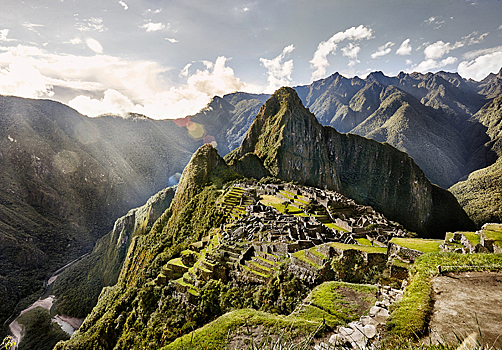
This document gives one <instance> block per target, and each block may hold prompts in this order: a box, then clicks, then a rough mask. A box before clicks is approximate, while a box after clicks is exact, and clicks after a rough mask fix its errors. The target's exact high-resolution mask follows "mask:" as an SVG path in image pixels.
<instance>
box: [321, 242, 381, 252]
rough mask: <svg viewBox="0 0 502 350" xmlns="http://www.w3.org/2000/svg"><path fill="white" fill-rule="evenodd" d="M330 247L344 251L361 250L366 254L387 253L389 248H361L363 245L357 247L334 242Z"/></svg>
mask: <svg viewBox="0 0 502 350" xmlns="http://www.w3.org/2000/svg"><path fill="white" fill-rule="evenodd" d="M328 244H329V245H330V246H332V247H334V248H339V249H343V250H347V249H355V250H361V251H363V252H366V253H387V248H384V247H368V246H364V245H363V246H361V245H355V244H344V243H338V242H332V243H328Z"/></svg>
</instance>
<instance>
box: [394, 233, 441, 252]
mask: <svg viewBox="0 0 502 350" xmlns="http://www.w3.org/2000/svg"><path fill="white" fill-rule="evenodd" d="M390 241H391V242H392V243H395V244H397V245H399V246H401V247H404V248H408V249H414V250H418V251H420V252H423V253H434V252H439V246H440V245H441V244H442V243H443V240H442V239H421V238H398V237H394V238H392V239H391V240H390Z"/></svg>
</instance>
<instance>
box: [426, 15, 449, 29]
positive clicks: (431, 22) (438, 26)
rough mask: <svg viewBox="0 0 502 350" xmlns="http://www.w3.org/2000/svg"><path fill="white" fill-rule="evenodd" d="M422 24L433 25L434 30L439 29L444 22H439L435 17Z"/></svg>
mask: <svg viewBox="0 0 502 350" xmlns="http://www.w3.org/2000/svg"><path fill="white" fill-rule="evenodd" d="M424 23H425V24H428V25H434V26H435V27H434V29H439V28H441V26H442V25H443V24H444V23H445V21H440V20H439V19H437V18H436V17H434V16H431V17H429V18H428V19H426V20H425V21H424Z"/></svg>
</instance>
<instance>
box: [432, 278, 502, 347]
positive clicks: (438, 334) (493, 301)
mask: <svg viewBox="0 0 502 350" xmlns="http://www.w3.org/2000/svg"><path fill="white" fill-rule="evenodd" d="M432 286H433V289H434V296H433V299H434V309H433V314H432V317H431V320H430V323H429V328H430V335H429V336H427V337H425V338H424V342H427V343H428V342H429V341H432V343H437V342H444V340H446V341H447V342H448V343H450V344H458V341H457V339H456V337H455V334H456V335H458V336H460V337H461V338H462V339H464V338H466V337H467V336H468V335H469V334H471V333H473V332H476V333H478V338H479V331H481V334H482V341H483V342H484V343H485V344H488V345H490V346H495V347H496V348H500V347H501V346H502V327H501V324H502V272H489V271H485V272H463V273H447V274H444V275H442V276H437V277H435V278H434V279H433V280H432Z"/></svg>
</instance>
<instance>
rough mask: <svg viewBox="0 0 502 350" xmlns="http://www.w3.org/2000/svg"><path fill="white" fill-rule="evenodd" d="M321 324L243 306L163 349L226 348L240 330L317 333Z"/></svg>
mask: <svg viewBox="0 0 502 350" xmlns="http://www.w3.org/2000/svg"><path fill="white" fill-rule="evenodd" d="M318 326H319V323H318V322H312V321H308V320H305V319H303V318H300V317H295V316H282V315H274V314H270V313H266V312H262V311H256V310H253V309H240V310H236V311H232V312H228V313H226V314H224V315H222V316H220V317H218V318H217V319H216V320H214V321H213V322H210V323H208V324H206V325H205V326H203V327H201V328H199V329H197V330H195V331H193V332H191V333H189V334H186V335H184V336H182V337H180V338H178V339H176V340H175V341H174V342H172V343H170V344H169V345H167V346H165V347H163V348H162V350H175V349H176V350H181V349H187V350H188V349H207V350H212V349H214V350H216V349H225V348H226V347H225V344H227V343H228V342H229V340H230V338H231V337H232V336H234V335H236V334H237V333H240V332H239V331H246V330H248V329H255V328H256V327H263V329H262V331H261V333H267V332H270V333H273V334H279V333H281V331H282V330H284V331H285V332H287V333H288V334H290V335H292V336H295V335H302V334H304V335H306V334H309V333H311V332H314V331H315V330H316V329H317V328H318Z"/></svg>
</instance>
